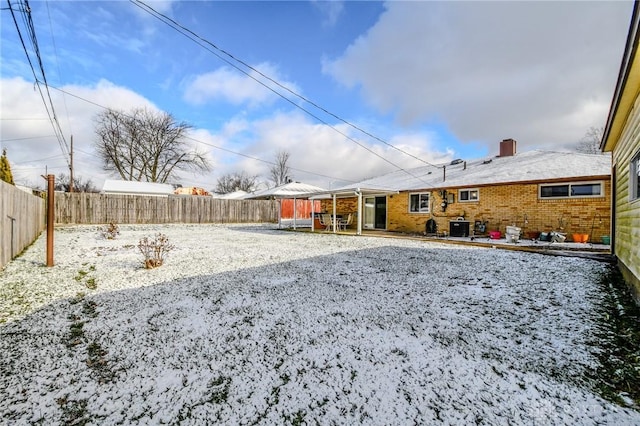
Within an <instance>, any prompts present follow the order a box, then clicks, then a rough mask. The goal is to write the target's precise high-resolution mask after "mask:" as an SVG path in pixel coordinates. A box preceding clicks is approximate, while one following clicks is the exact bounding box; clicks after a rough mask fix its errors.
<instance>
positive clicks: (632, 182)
mask: <svg viewBox="0 0 640 426" xmlns="http://www.w3.org/2000/svg"><path fill="white" fill-rule="evenodd" d="M638 199H640V150H638V152H636V154H635V155H634V156H633V157H632V158H631V164H630V165H629V201H636V200H638Z"/></svg>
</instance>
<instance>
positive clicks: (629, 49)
mask: <svg viewBox="0 0 640 426" xmlns="http://www.w3.org/2000/svg"><path fill="white" fill-rule="evenodd" d="M639 17H640V3H639V2H638V0H635V1H634V4H633V13H632V15H631V23H630V25H629V33H628V35H627V44H626V46H625V49H624V54H623V55H622V62H621V64H620V72H619V74H618V81H617V83H616V90H615V92H614V94H613V99H612V101H611V108H610V109H609V116H608V117H607V124H606V125H605V128H604V132H603V133H602V140H601V141H600V150H601V151H605V150H607V149H609V147H608V145H609V144H608V143H607V142H609V139H610V137H612V136H615V135H611V130H612V127H613V124H614V123H613V121H614V117H616V115H617V113H618V108H619V107H620V101H621V98H622V92H623V91H624V88H625V86H626V84H627V81H628V79H629V74H630V72H631V64H632V61H633V58H634V57H635V56H636V53H637V50H638V42H639V38H640V31H638V23H639V22H638V20H639Z"/></svg>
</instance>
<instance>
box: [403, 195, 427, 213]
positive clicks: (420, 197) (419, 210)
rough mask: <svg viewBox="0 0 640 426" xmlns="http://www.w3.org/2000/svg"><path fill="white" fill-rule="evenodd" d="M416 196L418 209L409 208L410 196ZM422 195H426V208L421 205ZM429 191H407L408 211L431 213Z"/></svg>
mask: <svg viewBox="0 0 640 426" xmlns="http://www.w3.org/2000/svg"><path fill="white" fill-rule="evenodd" d="M413 196H417V197H418V210H417V211H414V210H411V197H413ZM423 197H426V208H424V207H422V205H423ZM430 206H431V193H429V192H410V193H409V207H408V208H409V213H413V214H425V213H431V207H430Z"/></svg>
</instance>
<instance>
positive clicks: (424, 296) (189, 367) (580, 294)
mask: <svg viewBox="0 0 640 426" xmlns="http://www.w3.org/2000/svg"><path fill="white" fill-rule="evenodd" d="M157 232H162V233H164V234H165V235H167V236H168V238H169V241H170V242H171V243H173V244H174V245H175V246H176V249H175V250H174V251H172V252H170V253H169V255H168V256H167V259H166V261H165V264H164V265H163V266H162V267H160V268H157V269H153V270H146V269H143V268H142V255H141V254H140V253H139V251H138V249H137V248H136V245H137V244H138V241H139V240H140V239H141V238H143V237H145V236H149V237H153V236H154V235H155V234H156V233H157ZM44 259H45V235H44V234H43V235H42V236H41V237H40V238H39V239H38V240H37V241H36V243H35V244H33V245H32V246H31V247H30V248H29V249H28V250H27V251H26V252H25V253H24V254H23V255H22V256H21V257H20V258H18V259H16V260H14V261H12V262H11V263H10V264H9V265H7V266H6V267H5V269H4V270H3V271H2V272H0V414H2V416H1V418H2V419H3V420H2V421H3V422H6V423H7V424H31V423H38V422H40V423H44V424H70V423H73V422H76V423H75V424H85V423H86V424H127V425H128V424H161V423H171V424H176V423H180V424H187V425H190V424H198V425H199V424H211V423H224V424H283V423H284V424H303V423H319V424H353V423H362V424H385V425H386V424H414V423H419V424H433V423H443V424H471V423H478V424H492V425H494V424H595V423H598V424H615V425H621V424H640V412H638V411H634V410H632V409H629V408H623V407H620V406H617V405H614V404H612V403H609V402H607V401H605V400H603V399H602V398H600V397H599V396H597V395H596V394H595V393H594V392H593V390H592V388H593V386H592V383H590V382H589V380H588V379H587V377H590V373H591V372H593V371H594V370H595V369H596V368H597V360H596V356H595V354H596V352H597V350H598V348H597V345H596V344H594V331H595V329H596V328H597V323H596V312H597V311H598V305H599V303H600V302H601V301H602V296H601V293H600V292H599V289H598V286H597V283H598V280H599V279H600V277H601V276H602V275H603V274H604V273H605V269H606V268H607V266H606V265H604V264H602V263H599V262H595V261H592V260H586V259H576V258H567V257H551V256H544V255H539V254H533V253H521V252H513V251H503V250H496V249H490V248H477V247H464V246H459V245H445V244H440V243H435V242H423V241H411V240H402V239H390V238H372V237H355V236H344V235H328V234H309V233H295V232H289V231H282V230H275V229H271V228H270V227H267V226H260V225H255V226H239V225H235V226H221V225H169V226H159V225H146V226H141V225H139V226H121V227H120V235H119V236H118V237H117V239H115V240H107V239H104V237H103V236H102V235H101V233H100V232H98V231H97V228H96V227H81V226H77V227H64V228H57V229H56V235H55V262H56V264H55V266H54V267H52V268H46V267H44V266H43V263H44ZM94 288H95V289H94Z"/></svg>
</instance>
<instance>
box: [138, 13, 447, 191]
mask: <svg viewBox="0 0 640 426" xmlns="http://www.w3.org/2000/svg"><path fill="white" fill-rule="evenodd" d="M130 2H131V3H133V4H134V5H136V6H138V7H139V8H140V9H142V10H143V11H145V12H147V13H149V14H150V15H152V16H154V17H155V18H157V19H158V20H160V21H161V22H163V23H165V24H167V25H168V26H170V27H171V28H173V29H174V30H176V31H177V32H179V33H180V34H182V35H184V36H185V37H187V38H188V39H190V40H192V41H193V42H195V43H196V44H198V45H199V46H201V47H202V48H204V49H205V50H207V51H209V52H211V53H212V54H213V55H214V56H216V57H218V58H219V59H220V60H222V61H223V62H225V63H227V64H228V65H230V66H232V67H233V68H235V69H237V70H238V71H240V72H241V73H243V74H245V75H246V76H247V77H249V78H251V79H252V80H254V81H255V82H257V83H258V84H260V85H262V86H263V87H265V88H266V89H268V90H269V91H271V92H273V93H274V94H276V95H277V96H279V97H281V98H282V99H284V100H285V101H287V102H289V103H290V104H292V105H293V106H294V107H296V108H298V109H300V110H302V111H304V112H305V113H306V114H308V115H309V116H311V117H313V118H314V119H316V120H318V121H319V122H321V123H322V124H324V125H326V126H328V127H330V128H331V129H333V130H334V131H336V132H337V133H339V134H340V135H342V136H344V137H345V138H346V139H348V140H350V141H351V142H353V143H355V144H357V145H358V146H360V147H361V148H363V149H365V150H367V151H368V152H370V153H371V154H373V155H375V156H376V157H378V158H380V159H382V160H383V161H385V162H387V163H389V164H391V165H392V166H394V167H395V168H397V169H399V170H401V171H403V172H405V173H407V174H408V175H410V176H412V177H414V178H416V179H418V180H420V181H423V180H422V179H421V178H420V177H419V176H416V175H414V174H412V173H411V172H410V171H408V170H406V169H405V168H403V167H401V166H399V165H398V164H395V163H394V162H392V161H391V160H389V159H387V158H386V157H384V156H382V155H380V154H378V153H377V152H375V151H373V150H372V149H370V148H368V147H367V146H365V145H364V144H362V143H360V142H358V141H357V140H356V139H354V138H352V137H351V136H349V135H347V134H346V133H344V132H342V131H340V130H339V129H337V128H336V127H335V126H332V125H331V124H329V123H328V122H327V121H325V120H323V119H321V118H320V117H318V116H317V115H316V114H313V113H312V112H311V111H309V110H307V109H306V108H303V107H302V106H300V105H298V104H297V103H295V102H293V101H292V100H291V99H289V98H287V97H286V96H284V95H283V94H282V93H280V92H278V91H276V90H275V89H273V88H272V87H270V86H269V85H268V84H265V83H264V82H262V81H260V80H259V79H257V78H256V77H255V76H253V75H251V73H249V72H247V71H245V70H244V69H242V68H241V67H239V66H238V65H236V64H235V63H233V62H231V61H229V60H227V59H226V58H224V57H222V56H221V55H220V54H218V53H216V52H214V51H212V50H211V49H209V48H208V47H207V46H205V45H204V44H206V45H208V46H211V47H212V48H213V49H215V50H216V51H218V52H220V53H221V54H223V55H225V56H227V57H229V58H231V60H233V61H235V62H237V63H240V64H242V65H243V66H245V67H247V68H248V69H250V70H251V71H253V72H255V73H257V74H259V75H260V76H262V77H263V78H265V79H267V80H268V81H270V82H272V83H274V84H275V85H276V86H278V87H280V88H282V89H283V90H286V91H287V92H289V93H291V94H292V95H294V96H296V97H297V98H299V99H301V100H303V101H304V102H307V103H308V104H310V105H312V106H314V107H315V108H317V109H319V110H321V111H323V112H325V113H327V114H329V115H330V116H332V117H334V118H336V119H337V120H340V121H341V122H343V123H345V124H347V125H349V126H351V127H352V128H354V129H356V130H358V131H360V132H362V133H364V134H366V135H368V136H370V137H372V138H374V139H375V140H377V141H380V142H382V143H384V144H385V145H387V146H390V147H392V148H393V149H396V150H398V151H399V152H402V153H403V154H405V155H408V156H410V157H412V158H414V159H417V160H419V161H421V162H423V163H425V164H428V165H430V166H433V167H437V166H435V165H433V164H431V163H428V162H426V161H424V160H422V159H420V158H418V157H416V156H414V155H413V154H410V153H408V152H406V151H404V150H402V149H400V148H398V147H396V146H394V145H392V144H390V143H388V142H386V141H384V140H383V139H381V138H379V137H377V136H374V135H372V134H371V133H369V132H367V131H365V130H363V129H361V128H360V127H358V126H355V125H354V124H352V123H350V122H348V121H346V120H344V119H342V118H341V117H339V116H337V115H335V114H333V113H331V112H329V111H327V110H326V109H325V108H322V107H321V106H319V105H318V104H316V103H315V102H312V101H310V100H309V99H307V98H306V97H304V96H302V95H300V94H298V93H296V92H294V91H292V90H291V89H289V88H287V87H285V86H284V85H282V84H281V83H279V82H278V81H276V80H274V79H272V78H271V77H268V76H267V75H265V74H264V73H262V72H261V71H259V70H257V69H256V68H254V67H252V66H250V65H249V64H247V63H246V62H244V61H242V60H240V59H238V58H236V57H235V56H234V55H232V54H231V53H229V52H227V51H226V50H224V49H221V48H219V47H218V46H216V45H215V44H214V43H212V42H210V41H209V40H207V39H205V38H203V37H201V36H199V35H198V34H196V33H195V32H193V31H192V30H190V29H188V28H187V27H185V26H183V25H182V24H180V23H178V22H177V21H175V20H173V19H172V18H170V17H168V16H166V15H165V14H163V13H160V12H158V11H156V10H155V9H154V8H152V7H151V6H149V5H147V4H146V3H144V2H143V1H141V0H130ZM203 43H204V44H203ZM423 182H424V181H423Z"/></svg>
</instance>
